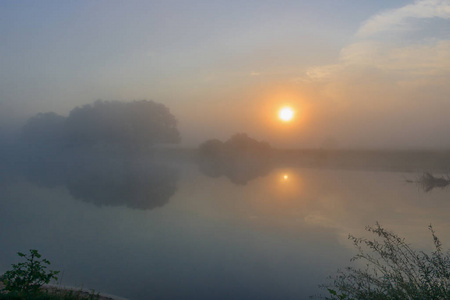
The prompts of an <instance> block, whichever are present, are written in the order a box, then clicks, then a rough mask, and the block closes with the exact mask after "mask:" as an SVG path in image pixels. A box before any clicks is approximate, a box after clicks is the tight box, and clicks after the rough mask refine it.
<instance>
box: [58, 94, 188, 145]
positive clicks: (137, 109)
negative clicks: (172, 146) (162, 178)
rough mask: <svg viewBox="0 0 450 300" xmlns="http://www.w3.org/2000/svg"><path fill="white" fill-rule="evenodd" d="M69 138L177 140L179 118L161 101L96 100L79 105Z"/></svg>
mask: <svg viewBox="0 0 450 300" xmlns="http://www.w3.org/2000/svg"><path fill="white" fill-rule="evenodd" d="M66 134H67V137H68V140H70V141H71V143H73V144H75V145H93V144H96V143H106V144H120V145H131V146H134V147H143V146H144V147H145V146H151V145H154V144H157V143H178V142H179V141H180V134H179V132H178V129H177V121H176V119H175V117H174V116H173V115H172V114H171V113H170V111H169V109H168V108H167V107H166V106H165V105H163V104H160V103H156V102H153V101H147V100H141V101H133V102H126V103H125V102H118V101H100V100H99V101H96V102H95V103H94V104H92V105H91V104H88V105H84V106H82V107H76V108H74V109H73V110H72V111H71V112H70V115H69V117H68V118H67V121H66Z"/></svg>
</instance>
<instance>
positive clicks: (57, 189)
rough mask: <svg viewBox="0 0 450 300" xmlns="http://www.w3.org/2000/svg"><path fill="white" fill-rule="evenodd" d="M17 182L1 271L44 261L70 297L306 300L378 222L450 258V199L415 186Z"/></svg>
mask: <svg viewBox="0 0 450 300" xmlns="http://www.w3.org/2000/svg"><path fill="white" fill-rule="evenodd" d="M17 168H18V169H20V170H21V171H20V172H15V174H14V175H11V174H9V173H6V172H3V173H2V175H1V177H0V178H1V179H2V180H1V184H0V228H1V229H0V241H1V245H2V247H0V254H1V255H0V271H1V272H4V271H6V270H7V269H9V267H10V265H11V264H12V263H16V262H17V261H18V260H17V256H16V252H17V251H27V250H28V249H30V248H33V249H38V250H39V251H40V252H41V253H42V254H43V255H44V256H45V257H47V258H48V259H49V260H50V261H51V262H52V268H53V269H56V270H61V271H62V273H61V281H62V284H63V285H70V286H82V287H85V288H88V289H95V290H96V291H102V292H105V293H109V294H115V295H119V296H122V297H125V298H128V299H132V300H140V299H200V300H201V299H307V298H308V296H310V295H314V294H317V293H318V292H319V290H318V288H317V285H318V284H320V283H323V282H325V280H326V277H327V276H328V275H331V274H333V273H334V271H335V270H336V269H337V268H339V267H343V266H345V265H348V264H349V259H350V258H351V256H352V255H353V254H354V251H353V249H352V247H351V245H350V243H349V242H348V240H347V235H348V234H349V233H352V234H355V235H363V234H364V227H365V226H366V225H373V224H374V223H375V222H376V221H379V222H380V223H381V224H382V225H383V226H385V227H387V228H390V229H392V230H394V231H396V232H397V233H399V234H400V235H402V236H404V237H406V238H407V240H408V241H409V242H411V243H412V244H413V245H414V246H416V247H418V248H423V249H429V248H430V247H431V245H432V241H431V238H430V235H429V233H428V231H427V226H428V225H429V224H430V223H432V224H433V225H434V227H435V229H436V231H437V233H438V236H439V237H441V239H442V240H443V241H444V245H445V246H447V247H448V246H449V245H448V243H446V242H448V241H449V240H450V226H449V218H448V216H449V213H450V201H449V195H450V193H449V192H450V191H448V190H445V189H443V190H440V189H438V190H433V191H432V192H430V193H425V192H423V191H420V190H419V189H418V187H417V186H415V185H413V184H407V183H405V180H404V177H405V176H406V177H409V178H415V176H417V175H416V174H402V173H387V172H366V171H342V170H324V169H302V168H275V169H272V170H271V171H270V172H269V173H268V174H266V175H265V176H261V177H257V178H255V179H253V180H250V181H248V182H247V184H235V183H233V182H232V181H231V180H230V179H228V178H226V177H224V176H222V177H217V178H214V177H208V176H206V175H204V174H203V173H201V172H200V171H199V170H198V167H197V166H196V165H194V164H190V163H180V164H172V165H170V166H167V165H158V164H152V163H145V162H139V163H137V162H118V163H105V164H103V165H102V164H98V163H97V162H95V161H93V162H90V163H88V164H72V165H69V166H68V165H67V164H65V163H61V162H59V163H58V162H55V163H46V164H43V165H39V164H38V165H33V164H27V165H24V166H17ZM149 170H152V171H149ZM8 172H9V171H8ZM5 173H6V174H5ZM13 173H14V172H13Z"/></svg>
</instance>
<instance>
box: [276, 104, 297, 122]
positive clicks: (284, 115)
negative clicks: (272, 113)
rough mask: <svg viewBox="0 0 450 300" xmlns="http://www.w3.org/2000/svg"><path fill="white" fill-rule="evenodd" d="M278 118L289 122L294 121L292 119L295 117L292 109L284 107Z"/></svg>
mask: <svg viewBox="0 0 450 300" xmlns="http://www.w3.org/2000/svg"><path fill="white" fill-rule="evenodd" d="M278 116H279V117H280V119H281V120H283V121H285V122H287V121H290V120H292V118H293V117H294V111H293V110H292V108H290V107H284V108H282V109H281V110H280V113H279V114H278Z"/></svg>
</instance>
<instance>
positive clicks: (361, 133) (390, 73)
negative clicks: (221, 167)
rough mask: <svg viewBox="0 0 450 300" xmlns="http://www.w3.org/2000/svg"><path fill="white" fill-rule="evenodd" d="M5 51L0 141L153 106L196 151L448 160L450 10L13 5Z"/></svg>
mask: <svg viewBox="0 0 450 300" xmlns="http://www.w3.org/2000/svg"><path fill="white" fill-rule="evenodd" d="M0 37H1V41H2V42H1V43H0V57H1V59H0V130H9V129H11V128H19V127H20V126H22V125H23V124H24V123H25V122H26V120H27V119H28V118H29V117H31V116H33V115H35V114H37V113H39V112H50V111H53V112H56V113H58V114H61V115H66V116H67V115H68V114H69V113H70V111H71V110H72V109H73V108H74V107H76V106H80V105H84V104H88V103H92V102H94V101H95V100H98V99H102V100H120V101H133V100H142V99H147V100H153V101H156V102H160V103H163V104H165V105H166V106H167V107H169V109H170V111H171V112H172V113H173V114H174V115H175V116H176V118H177V119H178V127H179V130H180V132H181V135H182V145H183V146H188V147H195V146H197V145H198V144H199V143H201V142H203V141H205V140H207V139H211V138H219V139H221V140H225V139H228V138H229V137H230V136H231V135H233V134H235V133H238V132H245V133H247V134H248V135H249V136H251V137H254V138H256V139H258V140H265V141H268V142H269V143H271V144H272V145H273V146H276V147H282V148H294V147H295V148H327V147H337V148H377V149H405V148H408V149H410V148H415V149H449V148H450V134H449V133H448V130H447V128H449V127H450V118H449V112H450V0H417V1H406V0H378V1H360V0H314V1H313V0H310V1H302V0H295V1H266V0H258V1H257V0H240V1H235V0H227V1H222V0H217V1H214V0H211V1H206V0H203V1H200V0H190V1H187V0H186V1H182V0H173V1H171V0H164V1H101V0H100V1H56V0H55V1H47V0H43V1H9V0H4V1H1V2H0ZM285 105H289V106H291V107H292V108H293V109H294V111H295V117H294V119H293V121H291V122H282V121H281V120H279V118H278V117H277V112H278V110H279V109H280V108H281V107H282V106H285Z"/></svg>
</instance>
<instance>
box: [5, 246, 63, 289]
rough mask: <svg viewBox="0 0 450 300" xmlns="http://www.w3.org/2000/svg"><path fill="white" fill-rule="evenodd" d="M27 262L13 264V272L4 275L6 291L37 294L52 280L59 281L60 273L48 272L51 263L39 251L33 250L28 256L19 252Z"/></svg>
mask: <svg viewBox="0 0 450 300" xmlns="http://www.w3.org/2000/svg"><path fill="white" fill-rule="evenodd" d="M17 255H19V256H20V257H22V258H25V262H22V263H18V264H13V265H12V270H10V271H7V272H6V273H5V274H3V276H2V279H3V283H4V284H5V288H4V289H5V290H6V291H9V292H11V293H21V294H26V295H30V294H37V293H38V292H39V290H40V288H41V287H42V286H43V285H44V284H48V283H49V282H50V281H51V280H58V277H57V276H56V275H58V273H59V271H52V270H46V269H47V265H50V262H49V261H48V260H47V259H45V258H43V259H41V257H42V256H41V254H39V252H38V251H37V250H34V249H31V250H30V254H29V255H26V254H23V253H21V252H18V253H17Z"/></svg>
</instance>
